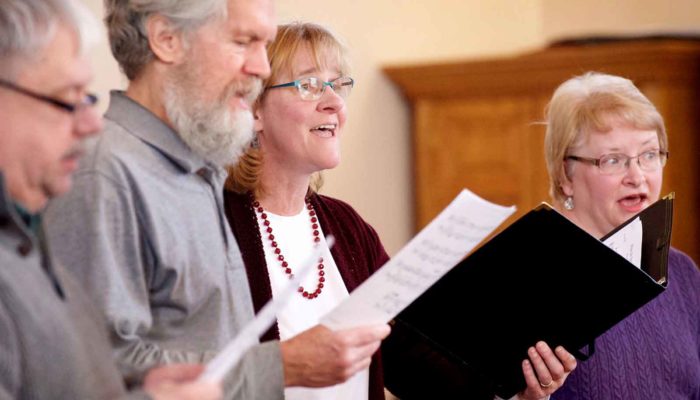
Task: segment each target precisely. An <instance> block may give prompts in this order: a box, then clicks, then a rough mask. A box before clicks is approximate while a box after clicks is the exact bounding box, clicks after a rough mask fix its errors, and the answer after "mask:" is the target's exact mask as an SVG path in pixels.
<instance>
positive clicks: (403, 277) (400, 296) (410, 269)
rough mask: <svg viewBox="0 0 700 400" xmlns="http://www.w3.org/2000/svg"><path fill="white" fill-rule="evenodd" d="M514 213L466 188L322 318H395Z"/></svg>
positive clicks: (341, 322) (352, 323) (336, 325)
mask: <svg viewBox="0 0 700 400" xmlns="http://www.w3.org/2000/svg"><path fill="white" fill-rule="evenodd" d="M513 212H515V207H503V206H500V205H497V204H493V203H490V202H488V201H486V200H484V199H482V198H480V197H479V196H477V195H475V194H474V193H472V192H470V191H469V190H466V189H464V190H463V191H462V192H461V193H460V194H459V195H458V196H457V197H456V198H455V199H454V200H453V201H452V203H450V205H449V206H447V208H445V209H444V210H443V211H442V212H441V213H440V214H439V215H438V216H437V217H436V218H435V219H434V220H433V221H432V222H430V224H428V226H426V227H425V228H424V229H423V230H422V231H421V232H419V233H418V235H416V236H415V237H414V238H413V239H412V240H411V241H410V242H409V243H408V244H407V245H406V246H405V247H404V248H403V249H401V250H400V251H399V252H398V253H397V254H396V256H395V257H394V258H392V259H391V260H390V261H389V262H387V263H386V264H385V265H384V266H383V267H382V268H380V269H379V270H378V271H377V272H375V273H374V275H372V276H371V277H370V278H369V279H368V280H366V281H365V282H364V283H363V284H361V285H360V286H359V287H358V288H357V289H355V290H354V291H353V292H352V293H351V294H350V297H348V298H347V299H345V300H344V301H343V302H342V303H340V304H339V305H338V306H337V307H336V308H335V309H333V310H332V311H331V312H329V313H328V314H327V315H325V316H324V317H323V318H322V319H321V323H322V324H323V325H325V326H327V327H329V328H331V329H335V330H337V329H346V328H352V327H356V326H361V325H368V324H381V323H387V322H389V321H391V320H392V319H393V318H394V317H395V316H396V315H397V314H398V313H399V312H401V311H402V310H403V309H404V308H406V307H407V306H408V305H409V304H411V302H413V300H415V299H416V298H418V297H419V296H420V295H421V294H423V293H424V292H425V291H426V290H428V288H430V286H432V285H433V283H435V282H436V281H437V280H438V279H440V278H441V277H442V276H443V275H445V274H446V273H447V272H448V271H449V270H450V269H451V268H452V267H453V266H455V265H456V264H457V263H458V262H459V261H460V260H462V259H463V258H464V257H465V256H466V255H467V254H469V252H471V251H472V249H474V247H476V245H478V244H479V243H480V242H481V241H482V240H484V239H485V238H486V237H487V236H488V235H489V234H490V233H491V232H493V230H494V229H496V227H498V226H499V225H500V224H501V223H502V222H503V221H504V220H505V219H506V218H508V217H509V216H510V215H511V214H513Z"/></svg>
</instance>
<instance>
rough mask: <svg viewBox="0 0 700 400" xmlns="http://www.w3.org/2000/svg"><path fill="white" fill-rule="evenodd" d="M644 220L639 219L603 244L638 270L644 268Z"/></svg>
mask: <svg viewBox="0 0 700 400" xmlns="http://www.w3.org/2000/svg"><path fill="white" fill-rule="evenodd" d="M643 231H644V229H643V228H642V220H640V219H639V217H637V218H635V219H634V221H632V222H630V223H629V224H627V225H626V226H625V227H623V228H622V229H620V230H619V231H617V232H615V233H614V234H613V235H612V236H610V237H609V238H607V239H605V241H603V243H604V244H605V245H607V246H608V247H610V248H611V249H613V250H615V252H616V253H617V254H619V255H621V256H622V257H625V258H626V259H627V261H629V262H631V263H632V264H634V265H635V266H636V267H637V268H641V267H642V235H643V233H644V232H643Z"/></svg>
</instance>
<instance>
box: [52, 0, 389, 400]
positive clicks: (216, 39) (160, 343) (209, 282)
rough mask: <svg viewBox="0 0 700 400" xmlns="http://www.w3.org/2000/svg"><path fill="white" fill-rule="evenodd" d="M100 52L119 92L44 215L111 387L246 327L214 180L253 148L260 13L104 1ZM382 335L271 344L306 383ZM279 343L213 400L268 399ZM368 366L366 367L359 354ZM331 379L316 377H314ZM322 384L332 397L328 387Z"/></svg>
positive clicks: (263, 9)
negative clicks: (116, 377) (90, 302)
mask: <svg viewBox="0 0 700 400" xmlns="http://www.w3.org/2000/svg"><path fill="white" fill-rule="evenodd" d="M105 8H106V13H107V15H106V22H107V28H108V31H109V36H110V44H111V47H112V52H113V54H114V56H115V58H116V59H117V61H118V62H119V64H120V66H121V69H122V71H123V72H124V73H125V74H126V76H127V78H128V79H129V85H128V88H127V90H126V91H125V92H118V91H116V92H113V93H112V97H111V99H110V107H109V110H108V111H107V113H106V115H105V117H106V121H105V128H104V133H103V135H101V137H100V138H99V140H97V141H96V142H95V143H94V144H93V145H92V146H90V147H89V149H88V156H87V157H86V159H85V162H83V163H82V164H81V167H80V169H79V171H78V173H77V175H76V183H75V186H76V188H75V190H73V191H72V192H71V194H70V195H69V196H67V197H65V198H63V199H61V201H58V202H56V203H54V204H53V205H52V207H51V209H50V212H49V217H50V220H49V221H48V222H49V224H48V226H49V228H48V230H49V234H50V237H51V239H55V240H56V242H58V243H59V245H58V246H56V250H57V251H56V253H57V255H58V257H59V259H61V260H62V261H63V262H64V263H65V264H66V265H71V266H73V268H74V270H75V272H76V275H77V276H79V277H80V279H81V280H82V283H83V285H84V287H86V288H87V290H89V291H90V292H91V294H92V295H93V296H94V297H95V298H96V299H97V300H98V304H99V306H100V307H101V309H102V311H103V312H104V313H105V314H106V316H107V318H108V323H109V327H110V329H111V331H112V344H113V347H114V349H115V353H116V356H117V359H118V362H119V367H120V368H121V371H122V373H123V374H124V375H125V377H126V378H127V379H128V380H130V381H138V380H139V379H140V376H141V374H142V372H143V371H144V370H145V369H147V368H148V367H150V366H151V365H154V364H158V363H171V362H178V361H190V362H200V361H204V360H207V359H209V358H210V357H212V356H213V355H214V354H215V353H216V352H217V351H219V350H220V349H221V348H223V347H224V345H225V344H226V343H227V342H228V341H230V340H231V339H232V338H234V337H235V336H236V334H237V333H238V332H240V330H241V329H242V327H243V326H244V325H245V324H246V323H248V322H249V321H250V320H251V319H252V318H253V306H252V300H251V296H250V290H249V288H248V284H247V277H246V272H245V268H244V265H243V260H242V258H241V255H240V251H239V249H238V246H237V244H236V241H235V239H234V237H233V235H232V233H231V231H230V228H229V226H228V223H227V221H226V217H225V214H224V209H223V199H222V197H223V183H224V180H225V178H226V173H225V169H224V166H226V165H227V164H231V163H235V162H236V160H237V159H238V156H239V155H240V154H241V153H242V151H243V149H244V148H245V147H246V146H247V145H248V143H249V142H250V140H251V139H252V126H253V119H252V114H251V112H250V106H251V104H252V102H253V101H254V100H255V98H256V97H257V95H258V93H259V91H260V81H261V79H262V78H264V77H266V76H267V75H268V74H269V73H270V67H269V64H268V60H267V56H266V50H265V46H266V44H267V43H268V42H269V41H271V40H272V39H273V37H274V35H275V29H276V27H275V23H274V16H273V4H272V0H198V1H181V2H172V1H164V0H140V1H138V2H137V1H124V0H120V1H118V0H108V1H106V4H105ZM385 330H386V331H388V329H377V328H376V327H375V328H362V329H357V330H352V331H346V332H329V331H328V330H327V329H318V328H316V329H315V328H312V329H310V330H309V331H306V332H303V333H301V334H300V335H298V336H297V337H294V338H291V339H290V340H289V341H288V342H286V343H285V344H283V345H282V346H285V349H286V350H289V351H286V353H285V354H287V355H289V354H292V355H294V358H295V359H294V360H293V361H295V362H297V363H302V364H303V365H308V369H307V372H308V374H309V375H310V376H311V377H312V378H311V379H309V380H310V381H313V376H314V374H324V375H333V376H335V377H336V382H335V383H338V382H342V381H344V380H345V379H347V378H348V377H349V375H350V373H349V372H348V371H354V370H356V369H357V365H361V364H362V363H363V362H365V361H366V360H368V359H369V356H370V355H371V353H372V352H373V351H369V350H370V349H371V348H372V347H374V348H376V347H377V346H378V344H379V341H380V340H381V338H383V337H384V336H385V335H386V334H387V333H388V332H386V331H385ZM282 346H281V345H280V343H279V342H278V341H275V342H268V343H265V344H262V345H258V346H256V347H254V348H253V349H251V351H249V352H248V353H247V354H246V356H245V357H244V358H243V360H242V362H241V363H240V365H238V366H237V368H236V369H235V370H234V371H233V372H232V373H231V374H230V376H229V377H228V379H227V382H226V383H227V387H226V392H227V393H226V395H227V396H228V397H236V398H245V399H265V400H269V399H279V398H282V396H283V387H284V386H285V384H293V383H294V381H293V380H290V378H289V376H285V372H287V371H288V368H285V367H284V365H287V364H286V363H287V362H288V361H290V360H289V359H288V358H285V357H286V356H283V354H282V352H281V347H282ZM365 353H367V354H365ZM324 364H325V365H333V368H332V369H333V371H330V372H329V371H319V370H320V367H319V365H324ZM331 384H332V383H331Z"/></svg>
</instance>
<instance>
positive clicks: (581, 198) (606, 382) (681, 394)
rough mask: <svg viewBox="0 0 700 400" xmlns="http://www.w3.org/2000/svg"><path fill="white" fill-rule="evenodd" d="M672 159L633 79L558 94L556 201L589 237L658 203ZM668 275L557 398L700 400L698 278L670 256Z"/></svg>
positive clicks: (550, 135)
mask: <svg viewBox="0 0 700 400" xmlns="http://www.w3.org/2000/svg"><path fill="white" fill-rule="evenodd" d="M668 154H669V153H668V138H667V136H666V128H665V126H664V122H663V118H662V117H661V115H660V114H659V112H658V111H657V110H656V107H654V105H653V104H652V103H651V102H650V101H649V100H648V99H647V98H646V97H645V96H644V95H643V94H642V93H641V92H640V91H639V90H638V89H637V88H636V87H635V86H634V84H633V83H632V82H631V81H630V80H628V79H624V78H621V77H617V76H612V75H605V74H600V73H587V74H584V75H581V76H577V77H575V78H572V79H570V80H568V81H566V82H564V83H563V84H562V85H561V86H559V88H558V89H557V90H556V91H555V92H554V95H553V96H552V99H551V101H550V103H549V106H548V110H547V133H546V137H545V157H546V161H547V170H548V172H549V177H550V193H551V195H552V198H553V199H554V202H555V204H556V205H557V206H558V208H559V211H561V212H562V213H563V214H564V215H565V216H567V217H568V218H569V219H570V220H571V221H573V222H574V223H576V224H577V225H578V226H580V227H581V228H583V229H584V230H586V231H587V232H588V233H590V234H591V235H593V236H595V237H598V238H600V237H602V236H604V235H605V234H607V233H608V232H610V231H611V230H612V229H613V228H615V227H616V226H618V225H620V224H621V223H622V222H624V221H626V220H628V219H629V218H631V217H632V216H634V215H635V214H637V213H639V212H640V211H642V210H643V209H644V208H646V207H648V206H649V205H651V204H652V203H654V202H655V201H656V200H657V199H658V198H659V194H660V191H661V183H662V178H663V168H664V165H665V164H666V160H667V159H668ZM668 274H669V276H668V288H667V289H666V291H665V292H664V293H662V294H661V295H659V296H658V297H657V298H656V299H654V300H652V301H651V302H649V303H648V304H646V305H645V306H643V307H642V308H640V309H639V310H637V311H636V312H634V313H633V314H632V315H630V316H629V317H627V318H626V319H624V320H623V321H622V322H620V323H619V324H617V325H615V326H614V327H613V328H611V329H610V330H609V331H607V332H606V333H604V334H603V335H602V336H600V337H599V338H597V339H596V342H595V348H596V351H595V354H594V355H593V356H592V357H591V358H590V359H588V360H587V361H585V362H583V363H580V365H579V366H578V368H577V369H576V371H574V372H573V373H572V374H571V375H570V377H569V379H568V381H567V383H566V385H564V387H563V388H562V389H561V390H559V391H558V392H557V393H555V394H554V395H553V396H552V398H553V399H580V400H587V399H590V400H593V399H595V400H606V399H610V400H613V399H678V400H680V399H684V400H687V399H694V400H698V399H700V272H699V271H698V269H697V267H696V266H695V264H694V263H693V261H692V260H691V259H690V258H689V257H688V256H686V255H685V254H683V253H681V252H680V251H678V250H675V249H671V251H670V253H669V259H668ZM620 290H624V288H620Z"/></svg>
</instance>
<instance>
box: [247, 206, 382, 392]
mask: <svg viewBox="0 0 700 400" xmlns="http://www.w3.org/2000/svg"><path fill="white" fill-rule="evenodd" d="M265 213H266V214H267V219H268V221H270V226H271V227H272V230H273V232H272V234H273V235H275V241H276V242H277V246H278V248H279V249H280V250H281V251H282V255H284V259H285V261H287V262H288V263H289V268H291V269H292V273H294V272H295V271H296V270H297V269H298V268H300V264H301V263H302V262H304V260H305V259H306V258H307V257H308V255H309V254H310V253H311V252H312V251H313V248H314V247H313V246H314V242H313V238H314V236H313V229H312V228H311V221H310V217H309V213H308V210H307V209H306V206H304V208H303V209H302V210H301V212H300V213H298V214H297V215H294V216H281V215H276V214H272V213H270V212H268V211H267V210H265ZM257 218H258V226H259V229H260V237H261V238H262V243H263V249H264V252H265V263H266V264H267V272H268V275H269V276H270V285H271V287H272V296H273V297H276V296H278V295H279V294H280V293H281V292H282V290H284V287H285V285H287V283H288V282H289V276H288V275H287V274H286V273H285V271H284V268H282V265H281V262H280V261H279V260H278V259H277V255H276V254H275V253H274V248H273V247H272V245H271V242H270V240H269V239H268V236H269V234H268V233H267V232H265V229H267V227H266V226H265V225H263V220H262V219H261V218H260V216H259V214H258V216H257ZM318 231H319V232H320V236H319V237H320V238H321V241H320V245H321V246H323V247H324V249H323V252H324V255H323V260H324V262H323V264H324V266H325V268H324V269H323V270H324V271H325V273H326V275H325V278H326V281H325V282H324V287H323V289H322V292H321V294H320V295H319V296H318V297H316V298H315V299H312V300H309V299H307V298H305V297H303V296H302V295H301V293H297V294H295V295H293V296H292V298H291V299H290V300H289V303H288V304H287V305H286V306H285V307H284V308H283V309H282V310H281V311H280V312H279V314H278V315H277V323H278V326H279V331H280V339H281V340H286V339H289V338H291V337H293V336H295V335H297V334H299V333H301V332H303V331H305V330H307V329H309V328H311V327H313V326H315V325H318V323H319V320H320V319H321V317H322V316H324V315H325V314H326V313H327V312H329V311H330V310H332V309H333V308H334V307H335V306H336V305H337V304H339V303H340V302H341V301H342V300H343V299H345V298H347V297H348V290H347V288H346V287H345V284H344V282H343V278H342V277H341V276H340V272H339V271H338V266H337V265H336V264H335V261H334V260H333V257H332V256H331V253H330V250H329V249H328V245H327V244H326V241H325V238H324V235H323V231H322V230H321V227H320V224H319V228H318ZM317 285H318V272H311V273H310V274H309V276H307V277H306V279H305V280H304V281H303V282H302V286H303V287H304V289H305V290H306V291H308V292H313V291H315V290H316V286H317ZM284 395H285V398H286V399H287V400H315V399H319V400H321V399H324V400H325V399H337V400H363V399H365V400H366V399H367V398H368V396H369V369H365V370H363V371H361V372H359V373H357V374H355V376H353V377H352V378H350V379H349V380H348V381H346V382H345V383H342V384H339V385H336V386H331V387H326V388H305V387H294V388H285V390H284Z"/></svg>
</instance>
